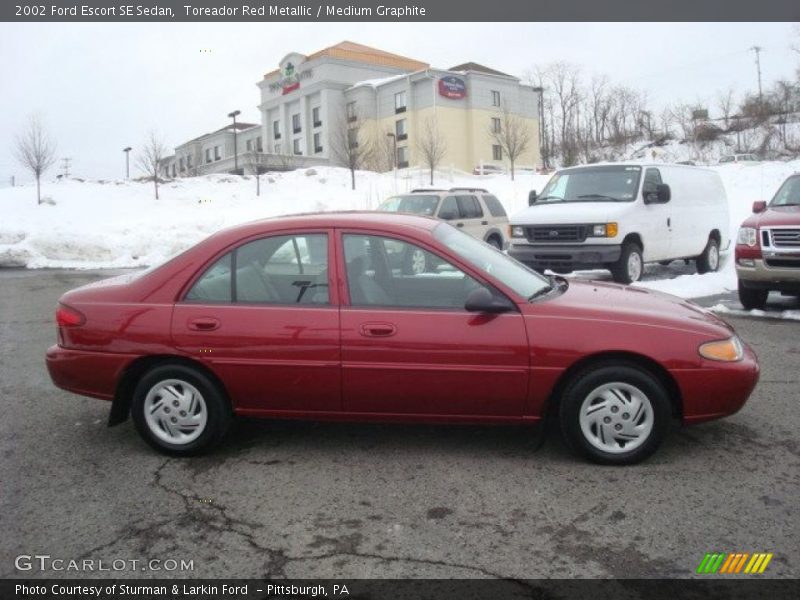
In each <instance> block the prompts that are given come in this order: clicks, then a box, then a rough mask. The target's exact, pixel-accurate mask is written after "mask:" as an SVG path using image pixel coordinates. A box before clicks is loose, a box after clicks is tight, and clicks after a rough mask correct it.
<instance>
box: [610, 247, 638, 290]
mask: <svg viewBox="0 0 800 600" xmlns="http://www.w3.org/2000/svg"><path fill="white" fill-rule="evenodd" d="M643 272H644V261H643V260H642V249H641V248H640V247H639V245H638V244H636V243H635V242H625V244H623V246H622V253H621V254H620V257H619V260H618V261H617V262H615V263H614V264H613V265H611V275H612V276H613V277H614V281H616V282H618V283H633V282H635V281H639V280H640V279H641V278H642V273H643Z"/></svg>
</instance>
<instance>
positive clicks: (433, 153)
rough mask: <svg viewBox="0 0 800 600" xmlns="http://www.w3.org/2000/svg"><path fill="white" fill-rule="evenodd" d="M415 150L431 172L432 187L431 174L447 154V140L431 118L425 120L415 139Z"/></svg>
mask: <svg viewBox="0 0 800 600" xmlns="http://www.w3.org/2000/svg"><path fill="white" fill-rule="evenodd" d="M417 149H418V150H419V152H420V154H421V155H422V161H423V163H424V164H425V166H426V167H428V169H429V170H430V172H431V185H433V174H434V172H435V171H436V167H438V166H439V164H440V163H441V162H442V161H443V160H444V157H445V155H446V154H447V140H446V139H445V138H444V136H443V135H442V132H441V131H440V130H439V126H438V125H437V124H436V120H435V119H433V118H432V117H428V118H427V119H426V120H425V124H424V126H423V129H422V134H421V135H420V136H419V137H418V139H417Z"/></svg>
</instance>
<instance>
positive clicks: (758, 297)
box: [738, 281, 769, 310]
mask: <svg viewBox="0 0 800 600" xmlns="http://www.w3.org/2000/svg"><path fill="white" fill-rule="evenodd" d="M738 287H739V302H741V303H742V306H744V309H745V310H753V309H754V308H758V309H761V308H764V307H765V306H766V305H767V296H769V290H760V289H753V288H748V287H745V286H744V284H743V283H742V282H741V281H739V286H738Z"/></svg>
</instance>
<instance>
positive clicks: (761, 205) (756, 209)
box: [753, 200, 767, 213]
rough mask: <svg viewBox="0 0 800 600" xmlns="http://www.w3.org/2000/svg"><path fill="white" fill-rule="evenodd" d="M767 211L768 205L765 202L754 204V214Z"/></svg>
mask: <svg viewBox="0 0 800 600" xmlns="http://www.w3.org/2000/svg"><path fill="white" fill-rule="evenodd" d="M765 210H767V203H766V201H764V200H756V201H755V202H753V212H754V213H761V212H764V211H765Z"/></svg>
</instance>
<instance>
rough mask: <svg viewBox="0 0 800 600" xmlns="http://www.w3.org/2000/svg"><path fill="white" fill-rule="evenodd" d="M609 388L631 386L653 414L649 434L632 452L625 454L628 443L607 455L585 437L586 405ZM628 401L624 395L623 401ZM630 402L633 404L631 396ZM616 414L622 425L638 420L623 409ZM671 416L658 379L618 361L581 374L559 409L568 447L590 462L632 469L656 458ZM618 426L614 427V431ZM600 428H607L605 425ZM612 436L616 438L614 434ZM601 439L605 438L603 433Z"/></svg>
mask: <svg viewBox="0 0 800 600" xmlns="http://www.w3.org/2000/svg"><path fill="white" fill-rule="evenodd" d="M606 384H616V385H620V384H622V385H623V386H632V387H633V388H636V389H637V390H639V391H641V392H642V393H643V394H644V396H645V397H646V398H647V400H649V404H650V411H649V415H646V417H647V418H651V419H652V424H651V429H650V432H649V434H647V435H646V437H643V438H642V441H640V442H638V444H639V445H636V446H635V447H634V448H633V449H632V450H630V451H627V452H626V451H625V450H624V446H625V445H628V444H629V443H633V442H626V443H625V444H624V445H622V447H621V449H620V451H619V452H608V451H604V450H602V449H601V448H600V447H598V446H596V445H595V444H594V443H593V442H592V441H591V440H590V439H589V438H588V437H587V436H586V434H584V431H583V429H582V427H581V418H580V414H581V409H582V407H583V404H584V401H589V402H591V400H590V396H591V395H592V392H593V391H595V390H597V389H598V388H600V386H603V385H606ZM625 398H626V397H625V396H624V394H623V396H622V399H623V400H624V399H625ZM627 399H628V400H630V396H628V397H627ZM612 408H613V407H612ZM615 413H616V414H615V415H614V416H613V418H614V419H617V420H618V422H619V423H622V421H621V419H623V418H625V419H635V418H636V415H633V416H630V415H629V413H627V412H625V411H624V408H623V409H622V410H620V409H617V411H615ZM617 415H619V416H617ZM671 415H672V405H671V403H670V399H669V396H668V394H667V392H666V390H665V389H664V386H663V385H662V384H661V382H659V381H658V379H657V378H656V377H654V376H653V375H652V374H650V373H649V372H648V371H646V370H644V369H642V368H640V367H638V366H636V365H633V364H630V363H625V362H616V361H615V362H603V363H598V364H596V365H594V366H591V367H589V368H587V369H586V370H584V371H582V372H581V373H579V374H578V375H577V376H576V377H575V378H574V379H573V380H572V382H571V383H570V384H569V386H568V387H567V388H566V389H565V390H564V393H563V395H562V397H561V403H560V406H559V422H560V424H561V433H562V435H563V437H564V440H565V441H566V443H567V445H568V446H569V447H570V448H572V450H573V451H575V452H577V453H579V454H581V455H583V456H584V457H586V458H587V459H589V460H590V461H592V462H595V463H599V464H605V465H630V464H634V463H637V462H640V461H642V460H644V459H646V458H647V457H649V456H650V455H651V454H653V452H655V451H656V449H657V448H658V446H659V445H660V444H661V442H662V440H663V439H664V436H665V435H666V432H667V429H668V428H669V422H670V419H671ZM644 417H645V416H643V417H642V418H644ZM609 418H612V417H609ZM609 424H610V423H609ZM617 426H618V424H617V423H615V424H614V427H615V428H616V427H617ZM600 427H603V428H605V427H606V425H605V422H604V424H603V425H601V426H600ZM620 427H621V425H620ZM603 431H608V429H604V430H603ZM610 433H611V434H612V435H613V434H614V432H613V431H612V432H610ZM600 435H601V436H603V433H601V434H600ZM617 443H618V444H619V442H617ZM601 445H602V444H601Z"/></svg>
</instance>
